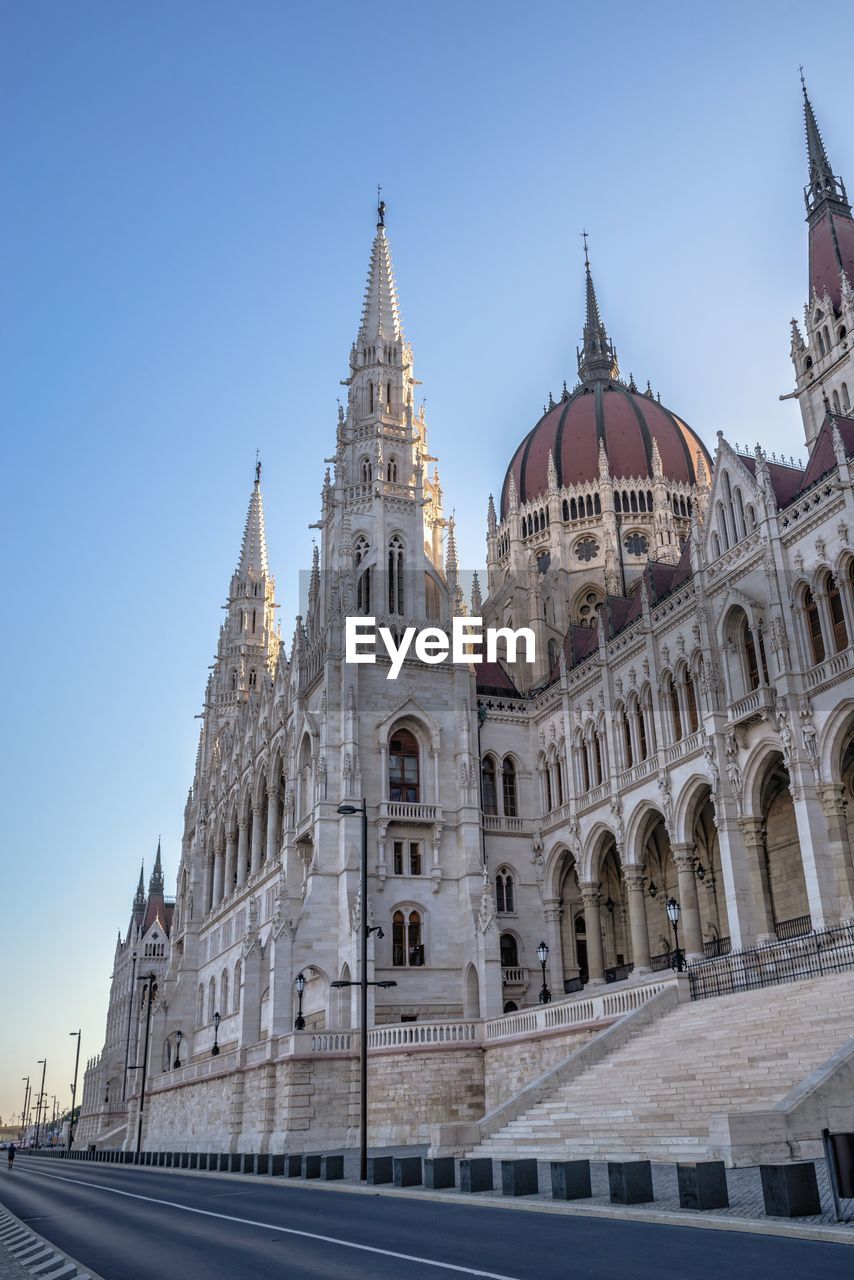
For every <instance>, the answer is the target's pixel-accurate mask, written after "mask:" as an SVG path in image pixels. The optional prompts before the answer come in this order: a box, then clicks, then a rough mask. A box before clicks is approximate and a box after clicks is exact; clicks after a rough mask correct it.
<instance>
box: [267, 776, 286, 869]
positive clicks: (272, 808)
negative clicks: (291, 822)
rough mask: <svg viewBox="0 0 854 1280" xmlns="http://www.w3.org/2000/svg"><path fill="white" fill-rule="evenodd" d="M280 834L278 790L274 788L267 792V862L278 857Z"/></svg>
mask: <svg viewBox="0 0 854 1280" xmlns="http://www.w3.org/2000/svg"><path fill="white" fill-rule="evenodd" d="M281 842H282V833H281V832H280V831H279V789H278V787H274V788H273V789H272V790H269V791H268V792H267V853H266V855H265V857H266V861H267V862H272V861H273V860H274V859H275V858H277V857H278V856H279V846H280V845H281Z"/></svg>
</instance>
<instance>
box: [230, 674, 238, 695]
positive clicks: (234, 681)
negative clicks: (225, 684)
mask: <svg viewBox="0 0 854 1280" xmlns="http://www.w3.org/2000/svg"><path fill="white" fill-rule="evenodd" d="M231 692H232V693H236V692H237V672H236V671H232V673H231Z"/></svg>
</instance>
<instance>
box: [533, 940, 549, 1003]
mask: <svg viewBox="0 0 854 1280" xmlns="http://www.w3.org/2000/svg"><path fill="white" fill-rule="evenodd" d="M548 958H549V949H548V947H547V946H546V942H545V939H543V940H542V942H541V943H540V945H539V946H538V947H537V959H538V960H539V962H540V967H541V968H542V971H543V985H542V986H541V987H540V1004H549V1003H550V1001H551V998H552V993H551V991H549V989H548V986H547V984H546V961H547V960H548Z"/></svg>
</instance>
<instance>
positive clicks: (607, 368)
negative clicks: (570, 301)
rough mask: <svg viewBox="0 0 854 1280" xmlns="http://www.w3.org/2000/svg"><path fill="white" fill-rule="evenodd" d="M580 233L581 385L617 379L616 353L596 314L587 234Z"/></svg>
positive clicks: (584, 232)
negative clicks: (582, 282)
mask: <svg viewBox="0 0 854 1280" xmlns="http://www.w3.org/2000/svg"><path fill="white" fill-rule="evenodd" d="M581 234H582V237H583V239H584V271H585V277H586V291H587V311H586V315H585V319H584V336H583V340H582V346H581V349H580V350H579V351H578V353H577V354H578V376H579V377H580V379H581V381H582V382H610V381H612V380H613V379H615V378H619V376H620V369H619V365H618V364H617V352H616V349H615V347H614V346H613V344H612V343H611V340H610V339H609V337H608V333H607V330H606V329H605V325H604V324H603V323H602V317H601V316H600V314H599V303H598V301H597V298H596V290H595V288H594V286H593V276H592V275H591V272H590V255H589V253H588V246H587V232H586V231H582V233H581Z"/></svg>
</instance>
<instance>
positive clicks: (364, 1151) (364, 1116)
mask: <svg viewBox="0 0 854 1280" xmlns="http://www.w3.org/2000/svg"><path fill="white" fill-rule="evenodd" d="M338 812H339V813H340V814H344V815H347V814H352V813H360V814H361V815H362V861H361V866H360V868H359V872H360V874H359V888H360V894H361V899H362V920H361V927H360V930H359V963H360V966H361V973H360V974H359V981H358V983H353V982H344V981H339V982H333V983H331V984H330V985H331V986H333V987H352V986H358V988H359V1027H360V1036H359V1077H360V1078H359V1108H360V1114H359V1179H360V1181H362V1182H367V1180H368V987H396V986H397V983H396V982H392V981H388V982H368V938H369V937H370V936H371V934H372V933H376V934H377V935H378V936H379V937H380V938H381V937H382V936H383V932H382V929H380V928H379V926H378V925H376V926H371V925H369V924H368V802H367V800H366V799H365V798H364V796H363V797H362V806H361V808H357V806H356V805H353V804H339V806H338Z"/></svg>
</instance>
